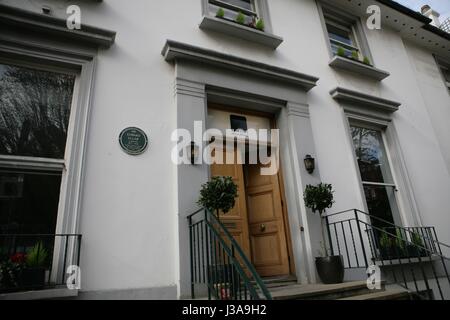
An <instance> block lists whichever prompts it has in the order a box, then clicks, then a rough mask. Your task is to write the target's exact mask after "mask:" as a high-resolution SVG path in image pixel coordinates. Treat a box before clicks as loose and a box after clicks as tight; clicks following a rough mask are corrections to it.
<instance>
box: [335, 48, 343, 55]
mask: <svg viewBox="0 0 450 320" xmlns="http://www.w3.org/2000/svg"><path fill="white" fill-rule="evenodd" d="M336 54H337V55H338V56H339V57H345V49H344V48H342V47H338V48H337V50H336Z"/></svg>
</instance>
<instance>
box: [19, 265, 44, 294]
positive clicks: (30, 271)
mask: <svg viewBox="0 0 450 320" xmlns="http://www.w3.org/2000/svg"><path fill="white" fill-rule="evenodd" d="M21 286H23V287H26V288H29V289H42V288H44V286H45V268H42V267H36V268H25V269H23V270H22V274H21Z"/></svg>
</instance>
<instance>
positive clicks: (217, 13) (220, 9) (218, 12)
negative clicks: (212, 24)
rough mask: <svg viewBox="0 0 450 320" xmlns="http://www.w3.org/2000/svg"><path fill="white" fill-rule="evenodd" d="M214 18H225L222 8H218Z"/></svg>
mask: <svg viewBox="0 0 450 320" xmlns="http://www.w3.org/2000/svg"><path fill="white" fill-rule="evenodd" d="M216 17H217V18H223V17H225V10H223V8H219V9H218V10H217V12H216Z"/></svg>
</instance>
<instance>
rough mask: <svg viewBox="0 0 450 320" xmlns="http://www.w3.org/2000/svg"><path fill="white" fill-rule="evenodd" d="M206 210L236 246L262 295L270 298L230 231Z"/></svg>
mask: <svg viewBox="0 0 450 320" xmlns="http://www.w3.org/2000/svg"><path fill="white" fill-rule="evenodd" d="M206 212H208V214H209V216H210V217H212V218H213V219H214V221H215V222H216V223H217V224H218V225H219V226H220V228H221V230H222V231H223V232H224V233H225V235H226V237H227V239H228V241H230V242H231V243H232V244H233V247H234V248H236V251H237V253H238V254H239V256H240V258H241V259H242V261H243V262H244V264H245V267H246V269H247V270H248V271H249V272H250V273H251V274H252V277H253V278H254V280H255V282H256V283H257V285H258V287H260V289H261V291H262V293H263V294H264V296H265V297H266V299H271V298H272V297H271V295H270V292H269V290H267V288H266V286H265V285H264V282H263V280H262V279H261V277H260V276H259V274H258V272H257V271H256V269H255V267H254V266H253V264H252V263H251V262H250V260H249V259H248V257H247V256H246V255H245V253H244V251H242V248H241V247H240V246H239V244H238V243H237V241H236V240H235V239H234V237H233V236H232V235H231V233H230V232H229V231H228V230H227V228H226V227H225V226H224V225H223V223H222V222H220V220H219V219H217V217H216V216H215V215H214V214H212V213H211V212H209V211H208V210H206Z"/></svg>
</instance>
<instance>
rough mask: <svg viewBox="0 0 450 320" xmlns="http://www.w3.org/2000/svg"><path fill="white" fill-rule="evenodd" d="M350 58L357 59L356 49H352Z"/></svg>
mask: <svg viewBox="0 0 450 320" xmlns="http://www.w3.org/2000/svg"><path fill="white" fill-rule="evenodd" d="M352 59H354V60H359V54H358V51H356V50H353V51H352Z"/></svg>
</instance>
